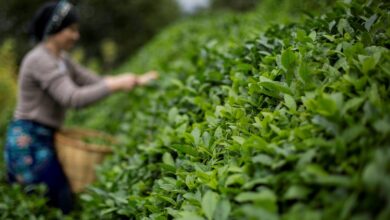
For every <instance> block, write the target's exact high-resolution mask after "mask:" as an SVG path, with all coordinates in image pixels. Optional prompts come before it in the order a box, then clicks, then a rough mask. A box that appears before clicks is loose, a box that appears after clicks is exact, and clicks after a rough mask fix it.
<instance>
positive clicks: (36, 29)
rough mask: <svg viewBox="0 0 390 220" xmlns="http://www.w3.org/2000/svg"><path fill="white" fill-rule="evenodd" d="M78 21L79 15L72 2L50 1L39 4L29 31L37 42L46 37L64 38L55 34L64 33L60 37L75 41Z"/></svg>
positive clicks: (77, 36) (77, 35)
mask: <svg viewBox="0 0 390 220" xmlns="http://www.w3.org/2000/svg"><path fill="white" fill-rule="evenodd" d="M78 21H79V15H78V13H77V11H76V9H75V8H74V7H73V5H72V4H70V3H68V2H67V1H60V2H59V3H56V2H50V3H46V4H44V5H43V6H41V7H40V8H39V9H38V11H37V12H36V14H35V16H34V18H33V21H32V23H31V28H30V33H31V34H32V36H33V37H34V39H35V41H38V42H41V41H43V40H45V39H47V38H58V39H57V40H66V39H61V38H60V37H59V36H57V35H64V36H63V37H62V38H69V39H68V40H69V41H77V40H78V38H79V34H78ZM63 32H66V33H63ZM73 43H74V42H73Z"/></svg>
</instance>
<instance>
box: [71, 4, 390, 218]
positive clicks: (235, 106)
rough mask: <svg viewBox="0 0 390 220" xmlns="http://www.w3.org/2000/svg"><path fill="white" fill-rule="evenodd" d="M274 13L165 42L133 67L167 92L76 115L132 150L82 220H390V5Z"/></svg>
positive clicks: (106, 175) (138, 94) (124, 151)
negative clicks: (300, 14) (153, 72)
mask: <svg viewBox="0 0 390 220" xmlns="http://www.w3.org/2000/svg"><path fill="white" fill-rule="evenodd" d="M264 2H265V3H264V4H266V5H267V4H276V5H277V6H279V7H278V8H277V9H274V10H273V11H271V10H270V8H267V7H265V6H263V7H262V6H260V8H259V9H258V10H257V11H256V12H254V13H249V14H246V15H240V16H236V15H225V16H223V17H222V16H220V17H216V18H215V19H212V20H210V19H204V20H199V21H196V22H195V21H193V22H192V21H187V22H183V23H181V24H177V25H175V26H173V27H171V28H169V29H168V30H167V31H166V32H164V33H162V34H161V35H159V36H158V37H157V38H156V39H155V40H154V41H153V42H152V43H151V44H149V45H148V46H147V47H146V48H144V49H143V50H142V51H141V52H140V53H139V54H138V55H137V56H136V58H135V59H134V60H132V62H130V63H129V64H128V65H124V66H123V69H131V70H134V71H140V72H142V71H146V70H147V69H149V68H154V69H157V70H159V71H160V72H161V74H162V76H161V80H159V81H158V82H156V83H155V84H154V85H152V86H151V87H149V88H139V89H137V90H135V91H134V92H133V93H131V94H122V95H119V96H116V97H113V98H111V99H109V100H107V101H106V102H104V103H103V104H102V105H101V106H99V108H91V109H88V110H86V111H84V112H80V114H79V116H78V117H80V118H89V119H88V120H86V119H84V123H85V125H88V126H90V127H95V128H99V129H105V130H110V131H112V132H115V133H117V134H118V135H119V136H120V137H121V138H122V140H123V142H124V143H125V144H124V145H123V146H122V147H121V148H118V149H116V152H115V154H114V155H113V156H112V158H111V159H110V160H108V161H106V163H105V164H104V165H103V166H102V167H101V168H100V169H99V181H98V183H97V184H96V185H95V186H94V187H91V188H90V190H89V193H85V194H83V195H82V199H83V200H84V202H85V203H84V209H85V214H86V215H88V216H95V217H97V218H107V219H115V218H130V219H170V218H177V219H291V220H292V219H299V220H302V219H308V220H309V219H310V220H313V219H383V220H384V219H388V218H390V207H389V206H390V194H389V192H390V176H389V166H390V162H389V161H390V150H389V149H390V148H389V144H390V104H389V103H390V100H389V92H390V91H389V89H390V88H389V85H390V72H389V69H390V64H389V56H390V54H389V34H390V31H389V30H390V29H389V28H388V27H389V3H385V2H382V1H372V0H369V1H365V0H352V1H338V2H337V3H335V4H334V5H332V7H331V8H330V9H331V10H329V12H327V13H324V14H322V15H320V16H311V15H310V14H309V15H307V16H306V18H305V19H303V20H300V19H294V20H291V21H290V22H287V23H286V22H285V21H286V18H289V16H291V15H288V13H286V11H283V5H285V4H284V3H286V2H288V3H289V4H291V1H264ZM292 2H294V1H292ZM288 3H286V4H288ZM295 3H297V2H295ZM290 7H291V5H290ZM274 12H275V13H276V14H273V13H274ZM277 12H280V14H278V13H277ZM287 12H288V10H287ZM267 13H268V14H267ZM270 18H272V19H270ZM270 20H273V21H274V23H282V25H280V24H279V25H278V24H274V25H270V22H269V21H270ZM74 117H76V119H77V116H74ZM108 118H110V120H109V121H108V120H107V119H108ZM81 121H82V120H81Z"/></svg>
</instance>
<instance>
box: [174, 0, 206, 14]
mask: <svg viewBox="0 0 390 220" xmlns="http://www.w3.org/2000/svg"><path fill="white" fill-rule="evenodd" d="M177 1H178V2H179V5H180V6H181V7H182V9H183V10H184V11H185V12H194V11H195V10H196V9H198V8H204V7H207V6H208V5H209V0H177Z"/></svg>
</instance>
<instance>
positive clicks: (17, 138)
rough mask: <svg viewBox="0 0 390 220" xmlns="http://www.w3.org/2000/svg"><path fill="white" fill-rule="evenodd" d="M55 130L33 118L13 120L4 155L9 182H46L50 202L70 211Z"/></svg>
mask: <svg viewBox="0 0 390 220" xmlns="http://www.w3.org/2000/svg"><path fill="white" fill-rule="evenodd" d="M55 131H56V130H55V129H53V128H50V127H48V126H45V125H42V124H40V123H37V122H34V121H30V120H14V121H12V122H11V123H10V124H9V126H8V130H7V138H6V144H5V149H4V159H5V163H6V167H7V174H8V180H9V182H11V183H15V182H17V183H20V184H22V185H31V184H40V183H43V184H45V185H46V186H47V188H48V192H47V196H48V197H49V203H50V204H52V205H54V206H56V207H58V208H60V209H61V210H62V211H63V212H64V213H68V212H70V211H71V209H72V203H73V201H72V200H73V199H72V193H71V190H70V187H69V183H68V180H67V178H66V176H65V174H64V172H63V169H62V167H61V165H60V163H59V161H58V159H57V155H56V151H55V148H54V134H55Z"/></svg>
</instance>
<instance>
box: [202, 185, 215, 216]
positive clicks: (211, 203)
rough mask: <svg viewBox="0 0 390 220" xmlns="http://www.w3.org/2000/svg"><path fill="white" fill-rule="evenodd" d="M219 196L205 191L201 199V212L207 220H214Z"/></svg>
mask: <svg viewBox="0 0 390 220" xmlns="http://www.w3.org/2000/svg"><path fill="white" fill-rule="evenodd" d="M218 203H219V195H218V194H217V193H215V192H213V191H207V192H206V193H205V195H204V196H203V198H202V210H203V212H204V213H205V215H206V217H207V219H214V213H215V211H216V209H217V207H218Z"/></svg>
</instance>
